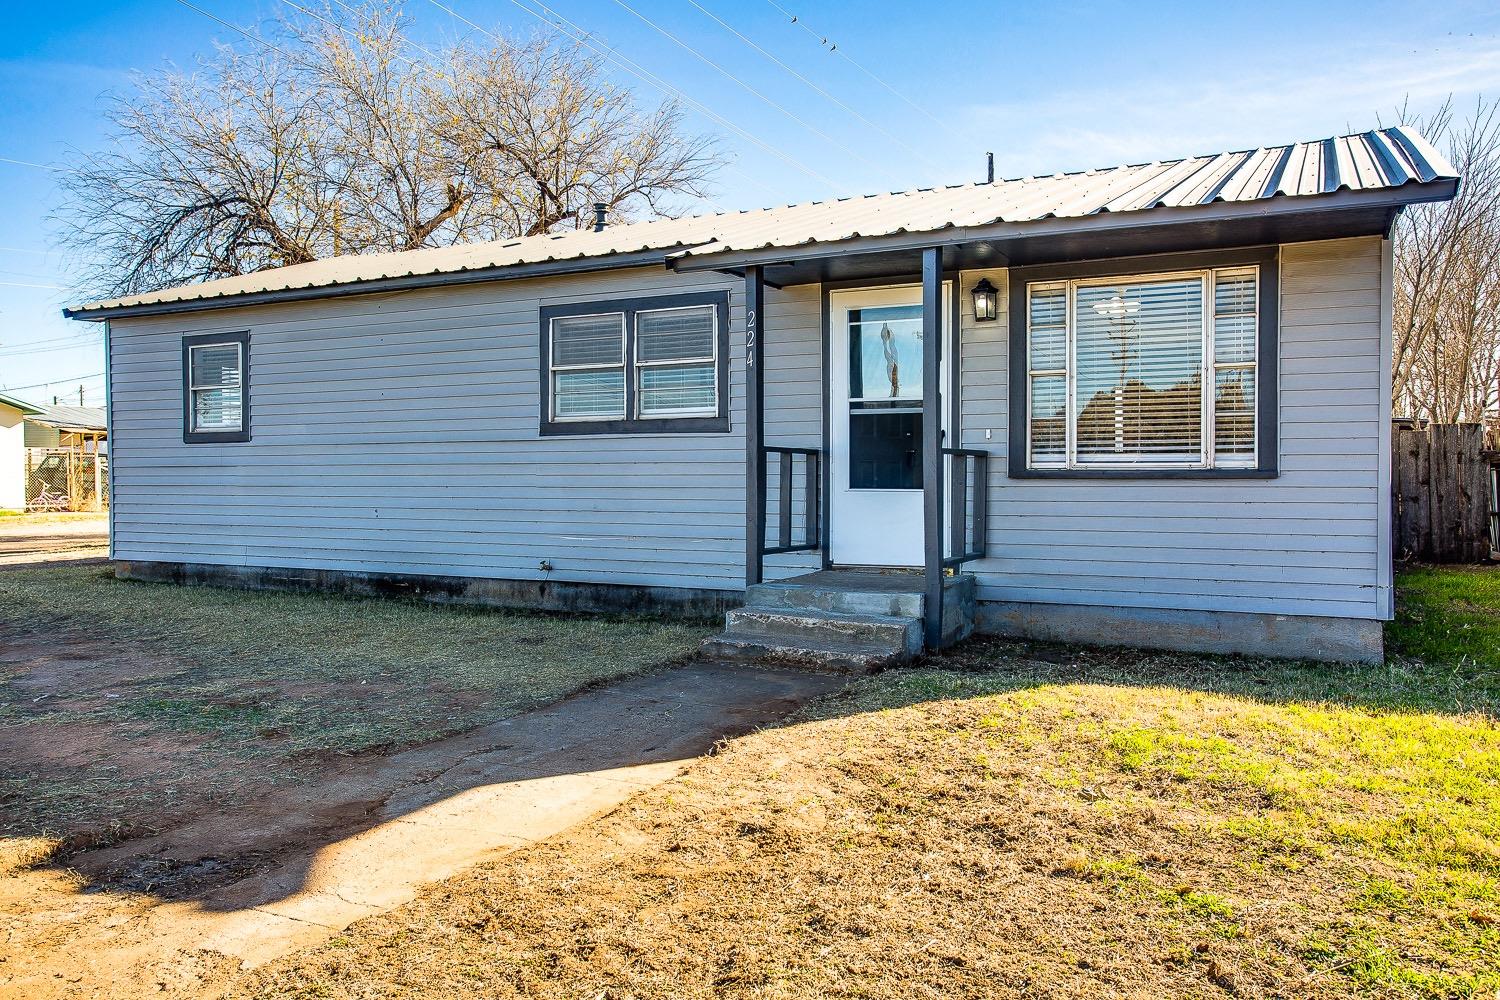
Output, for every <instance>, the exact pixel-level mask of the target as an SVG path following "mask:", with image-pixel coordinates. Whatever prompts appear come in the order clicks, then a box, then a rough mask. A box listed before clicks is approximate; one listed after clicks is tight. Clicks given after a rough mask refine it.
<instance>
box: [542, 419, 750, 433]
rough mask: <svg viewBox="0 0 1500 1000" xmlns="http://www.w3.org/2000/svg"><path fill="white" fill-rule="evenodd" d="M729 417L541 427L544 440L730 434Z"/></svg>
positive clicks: (584, 422)
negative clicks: (605, 436)
mask: <svg viewBox="0 0 1500 1000" xmlns="http://www.w3.org/2000/svg"><path fill="white" fill-rule="evenodd" d="M728 432H729V418H728V417H727V416H724V417H661V418H656V419H646V420H548V421H544V422H543V423H542V426H541V435H542V436H543V437H564V436H568V435H573V436H584V435H600V434H610V435H630V434H727V433H728Z"/></svg>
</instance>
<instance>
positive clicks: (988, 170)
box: [984, 153, 995, 184]
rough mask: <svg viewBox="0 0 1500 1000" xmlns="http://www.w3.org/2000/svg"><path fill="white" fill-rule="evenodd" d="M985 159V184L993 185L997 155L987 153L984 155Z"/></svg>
mask: <svg viewBox="0 0 1500 1000" xmlns="http://www.w3.org/2000/svg"><path fill="white" fill-rule="evenodd" d="M984 159H985V178H984V182H985V183H986V184H993V183H995V154H994V153H985V154H984Z"/></svg>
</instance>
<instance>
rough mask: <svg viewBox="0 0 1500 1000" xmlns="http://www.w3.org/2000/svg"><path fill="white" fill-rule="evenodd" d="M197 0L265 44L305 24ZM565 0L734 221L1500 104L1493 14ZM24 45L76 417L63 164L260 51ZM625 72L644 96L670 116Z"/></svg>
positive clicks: (130, 4)
mask: <svg viewBox="0 0 1500 1000" xmlns="http://www.w3.org/2000/svg"><path fill="white" fill-rule="evenodd" d="M192 2H193V3H194V4H195V5H196V6H198V7H201V8H203V9H204V10H206V11H209V12H211V13H213V14H215V15H217V16H218V17H221V18H223V19H224V20H226V21H231V22H234V23H236V24H239V25H242V26H245V27H247V28H251V29H252V30H253V29H254V28H255V26H256V25H257V24H258V23H259V22H260V21H261V20H262V19H265V18H268V17H270V16H272V15H273V14H274V13H275V12H276V11H277V10H278V9H287V8H285V7H284V3H283V0H192ZM298 2H299V3H302V4H303V5H304V6H308V5H310V2H309V0H298ZM442 2H443V4H444V5H445V6H447V7H449V8H451V9H452V10H453V11H455V12H456V13H457V14H460V15H462V16H463V17H465V18H467V19H468V20H470V21H473V22H475V23H476V24H479V25H481V26H483V27H484V28H485V29H487V30H491V31H497V32H508V33H511V34H530V33H533V32H537V31H546V30H549V29H548V28H547V27H546V25H545V24H544V23H543V21H542V20H540V19H538V18H537V17H534V16H532V15H531V14H529V13H527V12H526V10H525V9H523V8H529V9H531V10H533V11H538V10H540V5H539V4H538V2H537V0H442ZM544 2H545V3H546V5H547V6H548V7H550V8H552V10H554V11H556V12H557V13H558V14H560V15H562V16H563V17H566V18H567V19H569V20H570V21H572V22H574V23H575V24H577V25H580V26H582V27H584V28H585V29H587V30H588V31H590V32H591V33H592V34H593V36H594V38H595V40H596V41H597V42H599V43H601V44H603V45H606V46H608V47H609V48H610V49H612V50H613V51H615V52H616V53H617V54H618V55H619V56H620V57H622V58H623V59H629V60H633V61H634V62H635V63H636V64H638V65H639V66H641V67H643V68H644V69H645V70H647V71H649V73H651V74H653V75H654V76H655V77H657V78H659V79H660V80H662V81H665V82H666V83H668V84H670V85H671V86H673V87H676V88H678V89H679V90H681V91H683V92H685V93H686V94H688V95H691V97H692V98H693V100H695V101H697V102H699V103H700V104H701V105H702V106H703V107H705V108H707V109H709V111H710V112H711V113H712V115H713V116H715V117H710V116H709V115H706V114H704V113H702V112H700V111H698V110H696V109H691V108H690V109H689V110H688V112H687V121H688V123H689V125H690V126H692V127H693V128H696V129H700V130H703V131H706V132H713V133H716V134H720V135H721V136H722V138H723V145H724V149H725V151H726V152H727V153H728V154H730V156H731V157H732V163H731V165H730V166H729V167H728V168H726V169H725V170H724V171H723V172H722V174H721V175H720V176H719V178H718V189H717V190H716V191H715V193H714V195H713V199H712V204H707V205H704V206H701V207H702V208H704V209H709V210H712V209H713V208H718V207H722V208H751V207H758V206H762V205H767V204H775V203H786V202H794V201H805V200H809V199H814V198H823V197H829V196H836V195H841V194H851V193H862V192H871V191H881V190H894V189H900V188H908V187H923V186H928V185H933V184H941V183H952V182H958V181H967V180H977V179H980V178H981V177H982V174H983V170H984V153H985V152H986V151H988V150H993V151H994V152H995V155H996V162H997V170H998V172H999V173H1000V174H1001V175H1002V176H1013V175H1020V174H1029V173H1051V172H1053V171H1056V170H1070V169H1083V168H1088V167H1096V166H1108V165H1111V164H1115V163H1121V162H1133V161H1141V160H1151V159H1161V158H1169V157H1175V156H1181V155H1186V154H1193V153H1203V152H1213V151H1218V150H1222V149H1239V148H1247V147H1252V146H1258V145H1265V144H1271V143H1277V142H1286V141H1291V140H1296V139H1310V138H1318V137H1322V136H1326V135H1332V134H1336V133H1341V132H1345V131H1354V130H1361V129H1366V128H1370V127H1373V126H1375V125H1376V124H1377V119H1378V118H1379V117H1382V116H1383V117H1384V119H1385V120H1387V121H1389V120H1390V119H1391V117H1392V113H1393V110H1394V109H1395V108H1396V106H1397V105H1399V104H1400V103H1401V102H1402V100H1403V99H1405V98H1409V99H1410V101H1411V103H1412V105H1413V107H1414V108H1416V109H1418V110H1428V109H1430V108H1432V107H1433V106H1435V105H1436V104H1438V103H1439V102H1441V100H1442V99H1443V98H1444V97H1445V96H1446V95H1448V94H1449V93H1452V94H1453V95H1454V96H1455V98H1456V99H1457V100H1458V102H1459V103H1460V105H1461V106H1468V105H1471V104H1472V102H1473V101H1474V99H1475V98H1476V97H1477V96H1478V95H1479V94H1481V93H1483V94H1490V95H1497V96H1500V7H1497V5H1495V4H1493V3H1480V2H1460V3H1441V2H1435V3H1430V4H1425V5H1424V4H1411V3H1409V2H1408V3H1400V4H1397V3H1384V2H1377V3H1370V2H1359V3H1342V2H1341V3H1318V4H1309V3H1306V2H1305V0H1304V2H1288V3H1282V2H1275V0H1271V2H1261V3H1257V4H1210V3H1202V2H1197V3H1181V4H1147V3H1120V4H1103V3H1072V4H1069V3H1019V2H1011V3H1007V4H997V3H993V2H990V3H982V2H963V3H932V2H929V3H923V4H913V3H909V2H906V3H893V2H883V0H882V2H861V3H853V2H848V3H835V2H829V0H821V2H816V0H805V2H804V0H775V3H772V2H770V0H733V2H730V0H654V2H648V0H544ZM626 4H628V5H629V8H631V9H633V10H634V11H635V12H636V13H632V12H631V9H627V7H626V6H625V5H626ZM778 5H779V7H780V8H783V9H785V10H786V11H789V12H791V13H793V14H796V15H797V16H798V18H799V22H798V23H796V24H793V23H792V22H791V21H790V20H789V19H788V17H787V16H786V15H785V14H784V13H782V11H781V10H779V9H778ZM705 11H707V12H709V13H705ZM407 12H408V14H409V15H410V16H411V17H412V18H413V21H414V29H413V33H414V35H415V36H416V37H417V38H418V39H419V40H421V39H429V38H430V39H438V38H443V37H453V36H455V35H462V34H466V33H473V32H474V29H472V28H470V27H468V26H467V25H465V24H463V23H462V22H460V21H458V20H456V19H455V18H454V17H453V16H452V15H450V14H449V13H447V12H445V11H443V10H441V9H439V7H438V6H436V5H435V4H434V3H433V2H432V0H409V2H408V3H407ZM710 13H711V14H712V15H714V16H716V17H718V18H719V19H721V20H722V21H723V22H725V23H727V24H728V25H729V26H730V27H732V28H733V29H735V30H736V31H738V32H740V33H741V34H742V35H744V36H745V37H746V38H748V39H749V40H750V41H752V42H754V43H755V45H758V46H760V47H761V48H762V49H764V50H765V51H766V52H769V53H770V54H771V55H772V56H774V57H775V58H776V59H778V60H780V61H781V62H782V63H784V64H786V66H788V67H791V69H793V70H795V71H796V73H798V74H800V75H801V76H803V77H806V78H807V80H810V81H812V83H813V84H815V85H816V87H817V88H819V89H821V90H822V91H824V92H826V94H827V95H831V96H832V98H833V100H830V99H829V97H827V96H825V95H824V94H821V93H819V92H818V90H815V89H813V88H812V87H810V86H808V84H807V83H805V82H803V81H801V80H798V79H797V78H796V77H794V76H793V75H792V74H791V73H789V72H787V70H786V69H785V68H783V67H782V66H779V65H777V63H776V62H774V61H772V60H771V59H770V58H767V56H766V55H765V54H763V53H761V52H758V51H756V50H755V49H754V48H752V47H751V46H750V45H749V44H747V43H746V41H745V40H743V39H741V38H738V37H736V36H735V35H734V34H733V33H731V32H730V31H729V30H727V29H726V28H725V27H724V26H723V25H721V24H719V23H716V22H715V21H714V20H713V18H712V17H710V16H709V14H710ZM637 15H640V16H637ZM647 20H649V21H651V22H654V23H655V25H657V26H659V27H660V28H661V29H663V30H665V31H666V32H670V33H671V34H673V35H675V36H676V37H677V38H678V39H680V40H681V41H682V42H684V43H686V45H687V46H688V47H689V48H691V49H692V50H694V51H693V52H690V51H688V50H687V49H685V48H684V47H683V46H681V45H679V44H677V43H676V42H674V41H672V40H671V39H669V38H667V37H665V36H664V35H663V34H661V33H660V32H659V31H657V30H656V28H654V27H652V26H651V24H648V23H646V22H647ZM6 27H7V31H6V32H4V33H3V35H0V389H5V390H7V391H12V392H14V393H15V394H16V395H20V396H22V397H24V398H31V399H35V400H39V401H50V399H51V397H52V396H54V395H58V396H62V397H64V398H65V399H68V400H70V401H73V402H76V401H77V389H78V385H79V384H80V383H81V384H82V385H83V386H84V389H85V398H86V400H87V401H88V402H89V403H90V404H98V403H101V402H102V398H103V379H102V376H101V374H100V373H102V371H103V368H104V363H103V352H102V349H101V346H100V343H99V336H98V329H97V328H96V327H94V326H91V325H82V324H75V323H69V322H67V321H64V320H63V319H61V318H60V316H59V314H58V310H59V308H60V306H61V305H62V304H63V303H64V302H66V301H67V300H68V295H67V293H66V291H65V290H64V289H65V288H66V285H67V275H66V272H65V271H64V269H63V265H62V261H61V260H60V258H59V257H58V255H57V254H56V252H55V250H54V247H53V246H52V239H51V230H52V226H51V224H50V223H49V221H48V216H49V214H50V213H51V212H52V211H53V210H54V209H55V208H56V199H57V194H56V190H55V187H54V180H55V177H56V173H55V171H53V170H48V169H45V167H46V166H52V167H66V165H67V163H68V161H69V158H70V156H71V155H72V154H73V151H75V150H79V149H89V148H93V147H95V146H97V145H98V144H100V143H101V142H103V140H104V133H103V131H102V123H101V120H100V117H99V111H100V108H101V101H102V99H103V98H104V97H105V96H106V95H108V94H110V93H120V92H126V91H128V89H129V87H130V81H131V74H132V73H133V72H135V71H153V70H157V69H160V68H162V67H164V66H168V65H176V66H178V67H189V66H191V64H192V62H193V58H194V56H195V54H198V53H202V52H206V51H209V50H210V49H211V46H212V45H213V43H214V41H215V40H219V41H224V42H229V43H232V44H236V45H251V44H253V43H251V42H248V41H246V40H245V39H244V38H243V37H241V36H239V35H237V34H236V33H235V32H234V31H232V30H231V29H229V28H226V27H224V26H223V25H221V24H218V23H216V22H215V21H213V20H211V19H210V18H208V17H205V16H204V15H202V14H200V13H196V12H194V11H192V10H189V9H187V8H186V7H184V6H183V5H181V4H180V3H178V2H177V0H122V2H113V3H96V4H90V3H69V4H24V5H21V4H15V5H8V9H7V25H6ZM808 28H811V29H812V30H811V31H809V30H808ZM820 37H825V38H826V39H827V41H828V43H833V44H836V45H837V47H838V49H837V51H836V52H835V51H832V50H831V49H830V45H829V44H823V43H820V40H819V39H820ZM694 52H696V53H697V55H695V54H694ZM699 56H701V57H702V58H699ZM704 60H708V61H711V62H712V63H716V64H718V66H720V67H722V68H723V69H724V70H725V71H727V74H726V73H725V72H721V71H720V70H719V69H716V68H714V66H712V65H709V62H706V61H704ZM851 60H852V61H851ZM867 71H868V72H867ZM612 72H613V73H614V75H616V76H617V77H618V79H619V80H620V81H621V82H624V83H628V84H631V85H632V86H634V87H635V89H636V90H637V91H638V93H639V94H640V95H641V97H642V98H643V100H648V101H655V100H658V99H659V98H660V97H661V92H660V91H658V90H657V89H655V88H654V87H653V86H651V85H649V84H647V83H643V82H641V81H640V80H638V79H637V78H635V77H633V76H631V75H630V74H629V73H628V72H626V71H625V70H622V69H618V68H614V67H612ZM731 77H732V78H731ZM752 91H754V93H752ZM715 118H717V119H718V120H715ZM723 122H731V123H733V125H734V126H736V127H737V128H738V129H739V130H740V131H734V130H732V129H730V128H727V127H726V126H725V125H724V124H723ZM747 136H750V137H754V138H753V139H752V138H748V137H747ZM773 150H774V151H775V152H773ZM11 161H24V162H21V163H16V162H11ZM27 164H40V165H43V166H30V165H27ZM80 376H83V377H81V378H80ZM39 383H40V384H39Z"/></svg>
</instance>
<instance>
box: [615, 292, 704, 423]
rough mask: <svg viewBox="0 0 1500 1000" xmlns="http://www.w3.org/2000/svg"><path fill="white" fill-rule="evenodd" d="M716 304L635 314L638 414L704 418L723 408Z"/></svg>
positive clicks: (645, 311) (648, 310)
mask: <svg viewBox="0 0 1500 1000" xmlns="http://www.w3.org/2000/svg"><path fill="white" fill-rule="evenodd" d="M715 340H716V338H715V337H714V307H713V306H688V307H686V308H683V309H647V310H642V311H640V312H637V313H636V314H635V372H636V390H637V391H636V399H637V401H638V405H637V415H638V416H642V417H679V416H703V415H711V414H714V413H717V412H718V410H719V386H718V379H717V377H716V373H715V364H714V361H715V357H714V353H715V352H714V345H715Z"/></svg>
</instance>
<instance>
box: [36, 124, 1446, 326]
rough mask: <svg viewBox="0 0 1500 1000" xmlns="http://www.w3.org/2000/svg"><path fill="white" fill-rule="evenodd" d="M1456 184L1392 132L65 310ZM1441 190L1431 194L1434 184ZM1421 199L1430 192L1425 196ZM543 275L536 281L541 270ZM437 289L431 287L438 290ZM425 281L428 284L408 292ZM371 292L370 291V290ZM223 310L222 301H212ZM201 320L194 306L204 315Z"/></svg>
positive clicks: (519, 243)
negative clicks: (200, 314)
mask: <svg viewBox="0 0 1500 1000" xmlns="http://www.w3.org/2000/svg"><path fill="white" fill-rule="evenodd" d="M1457 178H1458V175H1457V172H1456V171H1455V170H1454V169H1453V167H1452V165H1450V164H1449V163H1448V161H1447V160H1446V159H1445V158H1444V157H1443V155H1442V154H1441V153H1439V152H1438V151H1437V150H1436V149H1434V148H1433V147H1432V145H1431V144H1430V143H1428V142H1427V140H1426V139H1424V138H1422V136H1420V135H1418V134H1417V133H1416V132H1414V131H1413V130H1411V129H1409V128H1406V127H1395V128H1387V129H1379V130H1376V131H1371V132H1362V133H1358V134H1355V135H1346V136H1338V137H1335V138H1331V139H1322V140H1318V141H1314V142H1299V143H1292V144H1291V145H1286V146H1271V147H1266V148H1263V149H1249V150H1241V151H1238V152H1230V153H1216V154H1212V155H1207V156H1193V157H1188V158H1186V159H1178V160H1165V161H1160V162H1154V163H1140V164H1131V165H1127V166H1119V167H1110V168H1107V169H1103V170H1088V171H1083V172H1080V173H1064V174H1052V175H1049V176H1044V177H1022V178H1016V179H1011V180H997V181H994V182H990V183H977V184H959V185H953V186H950V187H941V188H923V189H919V190H914V191H902V192H895V193H891V194H877V195H867V196H864V197H855V198H840V199H837V200H833V201H821V202H809V203H806V204H800V205H787V206H783V207H778V208H764V209H756V210H753V211H744V212H727V213H721V214H717V215H701V216H690V217H687V218H681V219H659V220H653V221H649V222H637V223H633V224H629V225H619V226H611V227H608V228H606V229H604V230H603V231H602V232H593V231H591V230H585V231H573V232H565V233H555V234H549V235H543V236H531V237H526V238H522V239H515V240H503V241H495V242H490V243H472V244H466V245H462V246H454V247H442V248H436V249H428V250H411V251H406V252H403V253H383V254H362V255H351V256H345V257H335V258H331V259H328V260H320V261H314V262H312V263H308V264H295V265H292V266H290V267H282V268H276V269H274V270H269V271H260V272H257V273H255V274H248V275H244V276H240V277H233V278H221V279H218V280H215V281H208V282H203V283H201V284H196V285H186V286H183V287H179V288H168V289H164V290H162V291H158V292H149V293H146V294H143V295H132V296H128V297H125V298H117V299H108V300H105V301H102V302H93V303H89V304H87V305H80V306H73V307H70V308H68V309H65V310H64V311H63V312H64V315H68V316H74V317H79V318H88V319H104V318H108V314H110V313H114V312H117V311H120V310H129V311H131V312H136V311H147V308H148V307H151V306H161V305H166V304H169V303H197V302H201V303H212V304H214V305H220V304H222V305H230V304H236V301H235V300H239V299H241V298H244V297H261V296H267V295H277V296H278V297H298V298H301V297H306V298H314V297H318V296H319V295H321V294H330V293H329V292H320V291H319V290H322V289H336V288H341V289H347V288H348V287H349V286H358V285H364V284H368V283H381V282H391V281H401V280H404V281H405V284H404V285H403V286H402V287H413V286H420V285H430V284H440V283H443V281H444V280H445V278H446V277H448V276H462V275H469V276H470V280H489V279H490V278H503V277H522V276H526V275H527V274H531V273H557V272H563V271H580V270H590V269H598V268H601V267H624V266H630V265H632V264H642V263H660V262H662V261H664V260H666V259H668V257H669V256H670V257H671V258H673V259H683V258H692V257H701V256H705V255H710V254H713V255H717V254H723V253H730V252H735V251H741V252H743V251H750V250H765V249H771V248H782V247H785V248H790V247H797V246H805V245H808V244H838V243H843V242H846V241H850V240H855V239H861V238H868V237H878V236H892V235H898V234H920V233H934V232H940V231H945V230H963V229H968V228H974V227H981V226H994V225H996V224H1001V223H1006V224H1014V225H1019V226H1022V227H1024V225H1025V224H1027V223H1038V222H1043V221H1046V220H1060V219H1086V218H1090V217H1097V216H1101V215H1105V214H1109V213H1127V212H1134V213H1139V212H1156V213H1163V214H1165V213H1168V212H1170V211H1172V210H1187V211H1186V212H1184V213H1183V217H1187V216H1188V215H1193V216H1195V217H1196V215H1198V214H1200V213H1201V212H1202V211H1203V210H1204V209H1205V207H1207V206H1214V205H1234V204H1243V203H1248V202H1257V201H1272V200H1276V199H1287V198H1290V199H1308V205H1309V207H1311V205H1312V203H1313V202H1314V201H1315V200H1316V199H1318V198H1319V197H1325V198H1326V196H1330V195H1336V194H1339V193H1340V192H1346V191H1347V192H1390V194H1391V200H1392V202H1393V203H1394V204H1404V203H1406V202H1412V201H1420V200H1427V199H1431V198H1433V197H1446V196H1451V192H1452V188H1453V182H1456V180H1457ZM1439 182H1442V183H1439ZM1434 188H1442V190H1439V191H1434ZM548 265H550V267H546V266H548ZM440 276H444V277H440ZM421 279H432V280H421ZM370 290H372V291H374V290H381V289H380V288H372V289H370ZM224 300H230V301H224ZM205 307H206V306H205Z"/></svg>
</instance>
